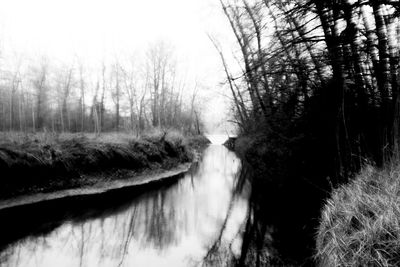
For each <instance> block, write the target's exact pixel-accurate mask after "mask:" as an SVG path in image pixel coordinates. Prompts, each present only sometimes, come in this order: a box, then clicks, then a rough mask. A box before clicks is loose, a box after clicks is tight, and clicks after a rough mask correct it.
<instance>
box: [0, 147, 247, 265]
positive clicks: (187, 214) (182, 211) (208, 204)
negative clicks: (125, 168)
mask: <svg viewBox="0 0 400 267" xmlns="http://www.w3.org/2000/svg"><path fill="white" fill-rule="evenodd" d="M240 170H241V162H240V160H239V159H238V158H237V157H236V156H235V154H234V153H232V152H230V151H228V150H227V149H226V148H225V147H223V146H221V145H210V146H209V147H208V148H207V149H206V150H205V151H204V153H203V156H202V159H201V160H200V161H199V163H198V164H195V165H194V166H193V168H192V169H191V171H189V172H188V173H187V174H185V175H184V176H183V177H179V176H178V177H174V178H173V179H171V180H170V182H169V184H166V185H163V186H158V188H154V187H152V188H136V189H126V190H119V191H115V192H110V193H108V194H105V195H101V196H97V197H93V196H92V197H78V198H73V199H67V200H61V201H52V202H48V203H43V204H39V205H31V206H27V207H21V208H18V209H12V210H6V211H1V212H0V251H1V252H0V265H1V266H29V267H34V266H51V267H53V266H198V265H201V264H202V263H203V260H204V258H205V257H206V255H207V254H208V253H209V251H210V248H212V246H213V245H214V244H215V243H216V242H217V243H218V247H220V248H221V247H224V246H227V247H228V246H229V250H230V251H232V252H233V253H234V254H239V253H240V249H241V243H242V240H241V229H242V228H243V225H244V223H245V220H246V215H247V213H248V198H249V189H248V186H247V184H246V183H245V182H244V181H239V180H240V177H241V176H240V175H239V172H240Z"/></svg>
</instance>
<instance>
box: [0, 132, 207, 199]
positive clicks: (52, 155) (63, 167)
mask: <svg viewBox="0 0 400 267" xmlns="http://www.w3.org/2000/svg"><path fill="white" fill-rule="evenodd" d="M0 140H1V141H0V173H1V179H0V199H1V198H3V199H5V198H9V197H13V196H16V195H21V194H26V193H36V192H49V191H54V190H58V189H66V188H74V187H79V186H83V185H91V184H95V183H96V182H98V181H99V180H102V181H104V180H110V179H124V178H127V177H132V175H135V174H136V173H138V172H143V171H146V170H150V169H151V170H154V169H171V168H173V167H174V166H177V165H178V164H180V163H184V162H189V161H191V160H192V158H193V150H192V149H193V148H199V147H201V146H204V145H205V144H206V143H207V139H206V138H204V137H201V136H195V137H184V136H182V135H181V134H179V133H177V132H168V133H152V134H148V135H145V136H143V137H141V138H134V137H132V136H130V135H128V134H104V135H102V136H100V137H96V136H94V135H90V134H85V135H82V134H79V135H78V134H77V135H74V134H49V133H40V134H21V133H12V134H10V133H1V136H0Z"/></svg>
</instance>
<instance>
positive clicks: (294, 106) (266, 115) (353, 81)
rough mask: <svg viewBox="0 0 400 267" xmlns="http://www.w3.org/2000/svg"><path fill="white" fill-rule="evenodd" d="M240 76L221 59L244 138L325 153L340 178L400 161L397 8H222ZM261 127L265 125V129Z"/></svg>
mask: <svg viewBox="0 0 400 267" xmlns="http://www.w3.org/2000/svg"><path fill="white" fill-rule="evenodd" d="M220 4H221V7H222V10H223V12H224V14H225V16H226V18H227V20H228V22H229V24H230V27H231V29H232V34H233V35H234V36H235V38H236V44H237V46H236V47H237V49H236V50H235V51H234V52H235V57H236V59H237V63H238V66H239V67H240V69H241V71H239V72H237V71H233V69H235V67H233V66H232V65H229V64H227V63H226V62H227V60H226V52H224V51H223V49H222V46H221V45H220V43H219V42H218V40H216V38H213V37H212V36H210V38H211V40H212V41H213V43H214V45H215V47H216V49H217V50H218V52H219V55H220V57H221V61H222V63H223V66H224V70H225V73H226V77H227V85H228V87H229V88H230V90H231V93H232V96H233V99H234V107H235V110H236V114H235V117H236V121H237V123H238V125H239V127H240V129H241V131H242V132H251V131H257V129H259V128H260V125H263V126H262V127H264V128H263V130H264V131H266V132H268V133H270V134H273V135H274V136H277V137H276V138H278V139H279V140H281V141H282V142H291V141H293V140H294V139H296V138H303V139H304V138H309V139H312V140H313V142H314V143H313V144H314V145H315V146H317V145H323V146H325V149H326V151H327V152H324V153H325V154H329V153H330V155H329V159H330V160H332V162H334V165H335V166H334V167H333V169H334V171H333V172H334V175H335V176H337V177H346V176H347V175H348V174H350V173H352V172H354V171H355V170H358V169H359V168H360V167H361V166H362V165H363V164H365V163H366V162H367V161H373V162H374V163H377V164H378V165H380V164H383V163H384V162H386V161H387V160H389V159H390V158H392V157H394V156H395V157H397V156H398V154H399V144H400V136H399V135H400V133H399V123H400V94H399V82H400V79H399V78H400V74H399V49H400V21H399V12H400V2H399V1H397V0H296V1H294V0H282V1H270V0H254V1H250V0H220ZM260 122H262V123H261V124H260Z"/></svg>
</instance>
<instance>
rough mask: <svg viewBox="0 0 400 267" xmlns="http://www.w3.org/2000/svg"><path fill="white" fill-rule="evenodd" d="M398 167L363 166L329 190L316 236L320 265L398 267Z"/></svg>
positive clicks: (399, 246)
mask: <svg viewBox="0 0 400 267" xmlns="http://www.w3.org/2000/svg"><path fill="white" fill-rule="evenodd" d="M399 196H400V166H389V167H386V168H385V169H383V170H377V169H375V168H373V167H366V168H364V170H363V171H362V172H361V173H360V174H359V175H358V176H357V177H356V178H355V180H353V181H352V182H350V183H349V184H347V185H343V186H341V187H340V188H337V189H336V190H334V192H333V194H332V196H331V198H330V199H329V200H328V201H327V202H326V204H325V207H324V209H323V212H322V216H321V222H320V226H319V230H318V237H317V260H318V262H319V264H320V266H400V198H399Z"/></svg>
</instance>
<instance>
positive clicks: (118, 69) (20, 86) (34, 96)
mask: <svg viewBox="0 0 400 267" xmlns="http://www.w3.org/2000/svg"><path fill="white" fill-rule="evenodd" d="M2 61H3V62H2V63H3V64H2V66H1V68H0V75H1V79H0V131H24V132H36V131H54V132H95V133H98V134H99V133H101V132H103V131H121V130H124V131H130V132H133V133H136V134H140V133H141V132H142V131H144V130H146V129H149V128H155V127H157V128H163V129H165V128H175V129H179V130H181V131H184V132H191V133H199V132H200V131H201V127H202V123H201V121H200V112H201V110H200V106H199V105H198V101H199V99H198V98H199V97H198V89H197V85H196V86H195V85H192V84H190V82H188V81H187V77H185V76H184V73H183V72H182V71H181V72H180V69H179V66H178V64H177V60H176V57H175V55H174V49H173V48H172V47H171V46H170V45H169V44H167V43H165V42H162V41H160V42H157V43H154V44H152V45H150V46H149V47H148V48H147V49H146V51H144V52H143V53H142V56H140V55H139V54H138V55H134V56H131V57H117V56H115V57H114V58H111V59H108V60H103V61H102V62H100V63H99V64H97V65H96V66H93V65H88V64H85V63H83V61H81V60H79V59H76V60H74V62H73V63H70V64H67V63H59V62H55V61H51V60H50V59H48V58H46V57H42V58H40V59H36V60H29V59H27V58H23V57H22V56H21V55H20V56H18V57H17V59H16V60H7V59H4V60H2Z"/></svg>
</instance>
